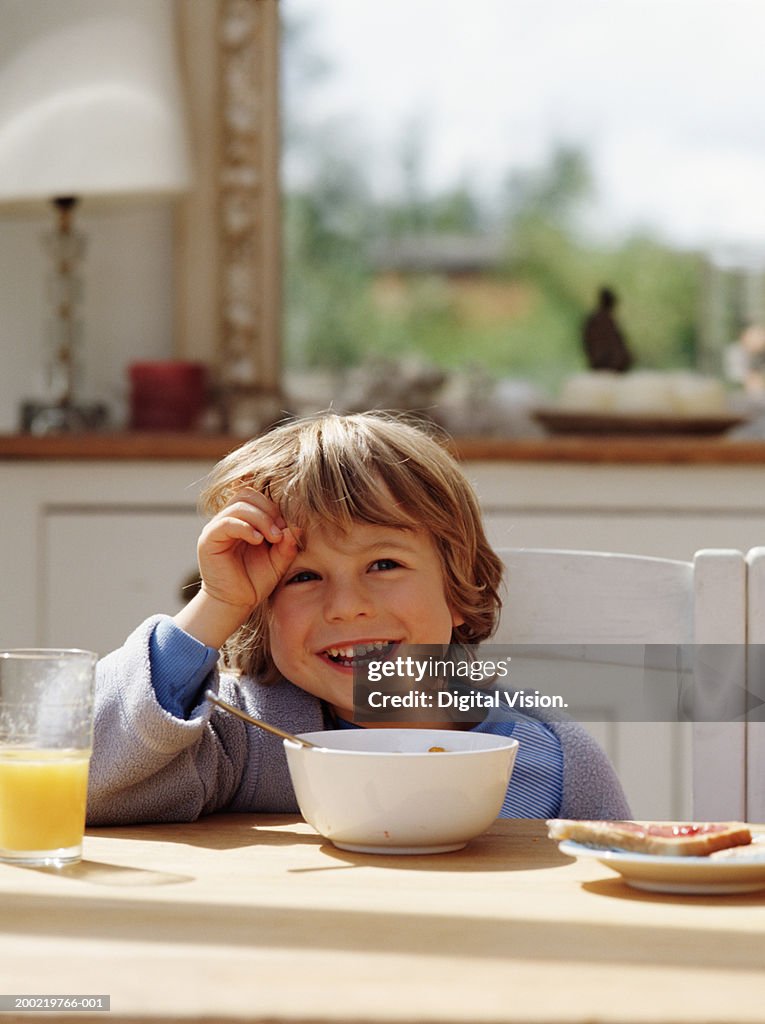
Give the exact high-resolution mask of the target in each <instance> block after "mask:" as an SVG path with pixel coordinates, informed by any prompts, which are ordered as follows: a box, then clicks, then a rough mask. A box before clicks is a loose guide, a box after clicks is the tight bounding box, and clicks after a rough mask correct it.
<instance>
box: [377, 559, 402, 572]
mask: <svg viewBox="0 0 765 1024" xmlns="http://www.w3.org/2000/svg"><path fill="white" fill-rule="evenodd" d="M370 568H371V569H372V571H373V572H381V571H383V570H386V569H400V568H401V563H400V562H397V561H396V560H395V558H378V559H377V561H376V562H372V565H371V566H370Z"/></svg>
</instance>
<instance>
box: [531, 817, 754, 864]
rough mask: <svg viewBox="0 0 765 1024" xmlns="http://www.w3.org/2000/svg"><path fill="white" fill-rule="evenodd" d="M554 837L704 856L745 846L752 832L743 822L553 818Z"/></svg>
mask: <svg viewBox="0 0 765 1024" xmlns="http://www.w3.org/2000/svg"><path fill="white" fill-rule="evenodd" d="M547 827H548V835H549V836H550V838H551V839H556V840H560V839H572V840H573V841H574V842H575V843H585V844H586V845H587V846H595V847H598V848H601V849H604V850H629V851H630V852H633V853H655V854H660V855H661V856H663V857H705V856H707V854H710V853H714V852H715V850H725V849H728V848H729V847H731V846H746V845H747V844H748V843H751V841H752V833H751V832H750V831H749V827H748V826H747V825H744V824H742V823H741V822H688V823H685V824H683V823H680V822H637V821H575V820H572V819H567V818H551V819H550V820H549V821H548V822H547Z"/></svg>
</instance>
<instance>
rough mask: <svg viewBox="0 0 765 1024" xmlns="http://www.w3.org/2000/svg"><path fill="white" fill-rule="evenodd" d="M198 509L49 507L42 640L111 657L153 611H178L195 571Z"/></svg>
mask: <svg viewBox="0 0 765 1024" xmlns="http://www.w3.org/2000/svg"><path fill="white" fill-rule="evenodd" d="M201 526H202V521H201V520H200V518H199V517H198V516H197V514H196V513H195V511H194V510H193V509H189V510H188V511H184V510H182V509H177V508H175V509H169V510H163V509H141V508H138V507H136V508H135V509H129V508H128V509H125V508H122V507H120V508H118V509H114V510H109V509H93V510H88V509H55V508H53V509H49V510H47V512H46V514H45V516H44V517H43V539H44V545H45V553H44V558H43V561H42V564H43V570H42V572H43V585H42V590H43V594H42V610H43V621H42V631H43V639H42V642H43V643H44V644H45V645H46V646H64V647H85V648H88V649H89V650H94V651H97V652H98V653H99V654H106V653H107V652H108V651H110V650H113V649H114V648H115V647H119V646H120V645H121V644H122V642H123V641H124V639H125V637H126V636H127V635H128V633H130V632H131V631H132V630H133V629H134V628H135V627H136V626H137V625H138V624H139V623H140V622H141V621H142V620H143V619H144V618H146V617H147V616H148V615H151V614H153V613H154V612H166V613H167V614H170V615H172V614H175V612H177V611H178V609H179V608H180V607H181V606H182V604H183V603H184V596H183V594H182V588H183V585H184V583H186V582H187V581H188V580H189V578H190V577H193V576H195V574H196V543H197V538H198V536H199V532H200V529H201Z"/></svg>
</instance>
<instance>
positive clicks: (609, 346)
mask: <svg viewBox="0 0 765 1024" xmlns="http://www.w3.org/2000/svg"><path fill="white" fill-rule="evenodd" d="M616 301H617V300H616V295H615V294H614V293H613V292H612V291H611V289H610V288H601V289H600V292H599V294H598V308H597V309H596V310H594V311H593V312H592V313H590V315H589V316H588V317H587V319H586V320H585V322H584V328H583V330H582V340H583V341H584V350H585V352H586V354H587V362H588V363H589V364H590V367H591V369H593V370H615V371H616V372H617V373H626V371H627V370H629V368H630V367H631V366H632V355H631V354H630V350H629V349H628V348H627V342H626V340H625V338H624V335H623V334H622V332H621V330H620V329H619V325H618V324H617V322H616V320H615V318H614V315H613V310H614V307H615V306H616Z"/></svg>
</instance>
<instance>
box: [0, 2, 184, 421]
mask: <svg viewBox="0 0 765 1024" xmlns="http://www.w3.org/2000/svg"><path fill="white" fill-rule="evenodd" d="M174 31H175V30H174V21H173V0H2V28H1V29H0V204H11V205H13V206H21V207H22V208H23V209H27V208H34V206H35V204H38V203H40V202H42V201H44V200H47V201H49V202H51V201H52V202H53V204H54V209H55V211H56V226H55V229H54V230H53V232H52V233H51V234H50V235H49V236H48V238H47V240H46V241H47V246H48V249H49V253H50V256H51V258H52V261H53V267H52V284H53V304H54V317H53V320H54V330H53V341H52V344H51V345H50V347H49V352H48V359H47V373H46V377H47V387H46V390H47V392H48V393H47V394H46V395H45V396H44V398H43V400H41V401H39V402H38V401H35V402H30V403H27V405H26V407H25V420H26V422H25V423H24V426H25V427H26V429H29V430H32V431H34V432H37V433H45V432H49V431H55V430H77V429H82V428H85V427H88V426H92V425H93V420H94V418H95V417H96V415H97V412H98V408H97V407H90V408H88V407H86V406H82V405H80V404H79V403H78V401H77V361H78V360H77V349H78V340H79V334H80V325H79V322H78V317H77V306H78V303H79V301H80V293H81V282H80V278H79V270H80V263H81V260H82V256H83V253H84V238H83V236H82V235H81V234H80V233H79V232H78V231H77V230H76V228H75V225H74V214H75V209H76V206H77V203H78V201H79V200H81V199H83V198H85V197H87V198H89V199H90V198H98V199H103V198H115V197H127V196H161V195H172V194H175V193H178V192H180V191H182V190H183V189H185V188H187V187H188V185H189V179H190V171H189V157H188V148H187V141H186V136H185V128H184V120H183V110H182V94H181V83H180V74H179V68H178V63H177V55H176V53H175V39H174Z"/></svg>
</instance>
